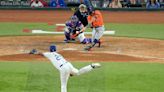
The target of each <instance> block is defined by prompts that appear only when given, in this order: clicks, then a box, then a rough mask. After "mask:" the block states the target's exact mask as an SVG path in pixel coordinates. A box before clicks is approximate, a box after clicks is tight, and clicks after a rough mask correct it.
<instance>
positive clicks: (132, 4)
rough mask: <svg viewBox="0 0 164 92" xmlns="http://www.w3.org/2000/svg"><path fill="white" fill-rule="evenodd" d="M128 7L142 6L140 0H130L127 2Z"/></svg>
mask: <svg viewBox="0 0 164 92" xmlns="http://www.w3.org/2000/svg"><path fill="white" fill-rule="evenodd" d="M125 6H126V7H128V8H131V7H142V5H141V1H140V0H128V1H127V4H126V5H125Z"/></svg>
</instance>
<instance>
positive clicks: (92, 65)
mask: <svg viewBox="0 0 164 92" xmlns="http://www.w3.org/2000/svg"><path fill="white" fill-rule="evenodd" d="M91 67H92V68H100V67H101V64H100V63H92V64H91Z"/></svg>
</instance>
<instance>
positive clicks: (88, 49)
mask: <svg viewBox="0 0 164 92" xmlns="http://www.w3.org/2000/svg"><path fill="white" fill-rule="evenodd" d="M91 48H92V46H87V47H85V48H84V50H87V51H90V50H91Z"/></svg>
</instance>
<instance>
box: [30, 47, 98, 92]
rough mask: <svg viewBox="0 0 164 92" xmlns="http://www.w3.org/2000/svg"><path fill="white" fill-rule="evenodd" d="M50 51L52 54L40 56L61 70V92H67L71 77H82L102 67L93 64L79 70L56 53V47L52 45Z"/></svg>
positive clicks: (46, 53)
mask: <svg viewBox="0 0 164 92" xmlns="http://www.w3.org/2000/svg"><path fill="white" fill-rule="evenodd" d="M49 50H50V52H44V53H39V54H40V55H43V56H45V57H46V58H47V59H49V60H50V62H51V63H52V64H53V66H54V67H56V68H57V69H58V70H59V72H60V80H61V92H67V81H68V79H69V77H70V76H76V75H81V74H84V73H87V72H89V71H91V70H93V69H95V68H99V67H100V66H101V65H100V64H99V63H92V64H91V65H87V66H85V67H82V68H81V69H79V70H78V69H76V68H75V67H74V66H73V65H72V64H71V63H70V62H68V61H67V60H65V59H64V57H63V56H61V55H60V54H59V53H57V52H56V46H55V45H51V46H50V48H49ZM34 52H35V53H33V52H32V53H31V54H36V51H34Z"/></svg>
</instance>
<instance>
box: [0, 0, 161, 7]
mask: <svg viewBox="0 0 164 92" xmlns="http://www.w3.org/2000/svg"><path fill="white" fill-rule="evenodd" d="M81 3H84V4H91V5H92V6H93V7H95V8H153V9H156V8H164V0H0V7H33V8H35V7H37V8H38V7H40V8H42V7H53V8H67V7H71V6H78V5H79V4H81Z"/></svg>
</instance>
